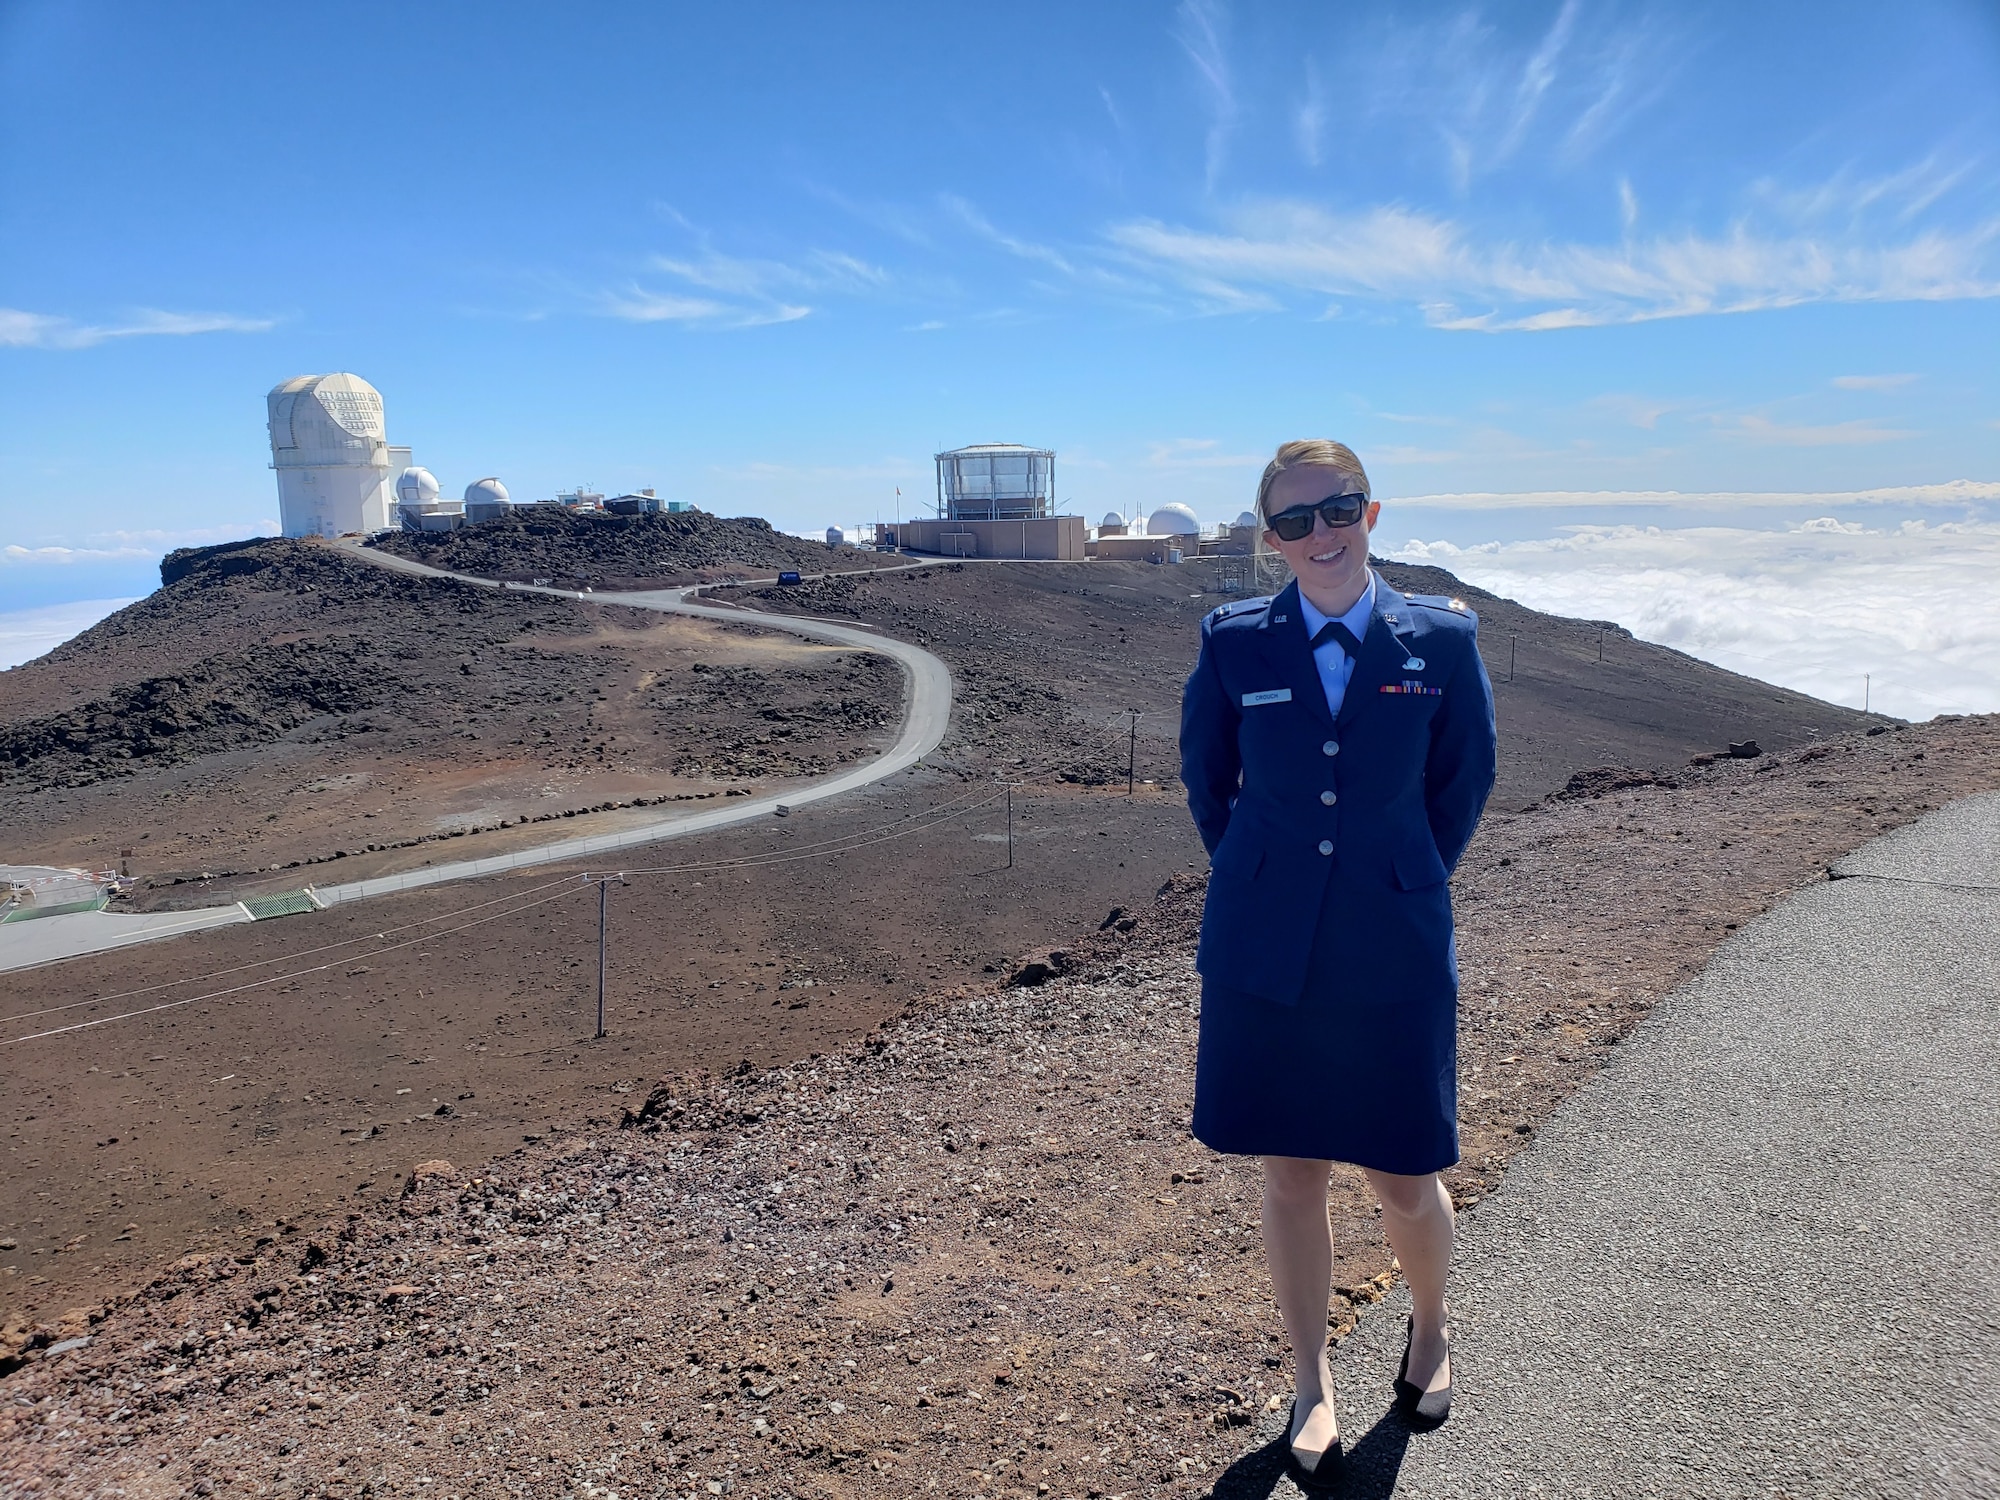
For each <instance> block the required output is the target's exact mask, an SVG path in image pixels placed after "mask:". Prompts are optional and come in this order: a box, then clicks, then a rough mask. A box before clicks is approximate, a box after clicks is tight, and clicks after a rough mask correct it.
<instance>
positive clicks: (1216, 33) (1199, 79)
mask: <svg viewBox="0 0 2000 1500" xmlns="http://www.w3.org/2000/svg"><path fill="white" fill-rule="evenodd" d="M1228 25H1229V10H1228V7H1227V6H1225V5H1223V4H1222V3H1221V0H1181V4H1180V7H1179V9H1178V10H1176V11H1175V13H1174V28H1173V34H1174V40H1176V41H1177V42H1179V43H1180V44H1181V50H1182V51H1183V52H1185V53H1186V54H1187V59H1188V61H1189V62H1190V63H1192V64H1193V65H1194V72H1195V83H1196V88H1197V90H1198V92H1199V93H1200V95H1201V98H1202V103H1203V105H1204V106H1205V108H1206V109H1207V111H1208V135H1207V141H1206V150H1205V158H1206V160H1205V165H1206V181H1207V185H1208V188H1209V190H1210V191H1213V190H1214V188H1215V184H1216V182H1217V181H1218V180H1219V179H1220V177H1221V175H1222V169H1223V166H1224V163H1225V162H1226V160H1227V158H1228V152H1229V135H1230V132H1231V131H1232V130H1233V129H1234V128H1235V126H1236V118H1237V105H1236V80H1235V77H1234V75H1233V74H1232V72H1231V69H1230V64H1229V48H1228V44H1227V37H1226V31H1227V28H1228Z"/></svg>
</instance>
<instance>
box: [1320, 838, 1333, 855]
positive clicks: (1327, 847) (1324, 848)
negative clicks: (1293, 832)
mask: <svg viewBox="0 0 2000 1500" xmlns="http://www.w3.org/2000/svg"><path fill="white" fill-rule="evenodd" d="M1319 852H1320V853H1322V854H1331V853H1333V840H1332V839H1321V840H1320V841H1319Z"/></svg>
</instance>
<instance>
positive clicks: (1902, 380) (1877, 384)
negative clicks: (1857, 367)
mask: <svg viewBox="0 0 2000 1500" xmlns="http://www.w3.org/2000/svg"><path fill="white" fill-rule="evenodd" d="M1916 378H1917V377H1916V376H1914V375H1836V376H1834V377H1833V380H1832V381H1831V382H1830V383H1831V384H1832V385H1833V386H1834V388H1835V389H1837V390H1843V391H1893V390H1895V389H1896V388H1897V387H1899V386H1905V385H1909V384H1910V383H1911V382H1913V381H1914V380H1915V379H1916Z"/></svg>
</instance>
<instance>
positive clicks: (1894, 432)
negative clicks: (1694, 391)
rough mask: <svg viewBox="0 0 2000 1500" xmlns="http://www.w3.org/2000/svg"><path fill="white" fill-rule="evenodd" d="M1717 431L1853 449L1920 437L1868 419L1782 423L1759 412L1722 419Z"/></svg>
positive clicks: (1783, 442) (1798, 444)
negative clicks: (1871, 444)
mask: <svg viewBox="0 0 2000 1500" xmlns="http://www.w3.org/2000/svg"><path fill="white" fill-rule="evenodd" d="M1716 429H1717V430H1718V431H1719V432H1722V433H1725V434H1728V435H1730V436H1732V437H1740V438H1743V439H1746V440H1747V441H1749V442H1753V443H1766V444H1773V445H1776V446H1779V447H1784V448H1851V447H1856V446H1860V445H1864V444H1869V443H1899V442H1901V441H1902V440H1903V439H1905V438H1912V437H1915V436H1916V435H1917V434H1916V433H1915V432H1913V431H1911V430H1909V429H1907V428H1901V427H1884V426H1883V425H1882V424H1881V423H1879V422H1876V421H1873V420H1871V419H1869V418H1866V417H1862V418H1859V419H1857V420H1855V421H1852V422H1779V421H1776V420H1774V419H1773V418H1771V417H1766V416H1763V415H1761V414H1759V413H1756V412H1749V413H1745V414H1744V415H1741V416H1735V417H1727V418H1723V419H1720V420H1718V421H1717V423H1716Z"/></svg>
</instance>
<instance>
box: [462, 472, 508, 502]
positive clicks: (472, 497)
mask: <svg viewBox="0 0 2000 1500" xmlns="http://www.w3.org/2000/svg"><path fill="white" fill-rule="evenodd" d="M509 498H510V497H509V496H508V494H507V486H506V485H504V484H502V483H501V482H500V481H499V480H497V479H491V478H488V479H475V480H473V481H472V483H471V484H468V485H467V486H466V487H465V503H466V504H467V505H505V504H507V502H508V500H509Z"/></svg>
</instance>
